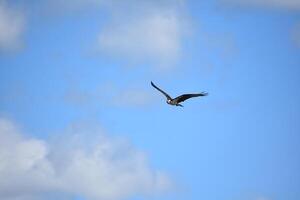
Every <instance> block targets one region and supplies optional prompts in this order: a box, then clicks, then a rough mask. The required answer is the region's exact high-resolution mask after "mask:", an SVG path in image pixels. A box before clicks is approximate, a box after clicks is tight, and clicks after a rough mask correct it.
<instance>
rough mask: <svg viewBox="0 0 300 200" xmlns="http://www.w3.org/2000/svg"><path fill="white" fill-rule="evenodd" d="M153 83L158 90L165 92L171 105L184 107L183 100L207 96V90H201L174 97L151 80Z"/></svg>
mask: <svg viewBox="0 0 300 200" xmlns="http://www.w3.org/2000/svg"><path fill="white" fill-rule="evenodd" d="M151 85H152V86H153V87H154V88H155V89H157V90H158V91H160V92H161V93H162V94H164V95H165V96H166V98H167V101H166V102H167V104H169V105H173V106H181V107H183V105H181V104H180V103H181V102H184V101H185V100H187V99H189V98H192V97H199V96H206V95H207V93H206V92H201V93H197V94H183V95H180V96H178V97H176V98H174V99H173V98H172V97H171V96H170V95H168V94H167V93H166V92H165V91H163V90H162V89H160V88H158V87H157V86H156V85H155V84H154V83H153V82H152V81H151Z"/></svg>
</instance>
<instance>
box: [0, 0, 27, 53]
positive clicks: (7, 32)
mask: <svg viewBox="0 0 300 200" xmlns="http://www.w3.org/2000/svg"><path fill="white" fill-rule="evenodd" d="M24 23H25V18H24V15H23V14H22V13H21V12H20V11H19V10H17V9H14V8H11V7H9V5H8V4H7V3H6V1H1V0H0V50H1V51H11V50H16V49H18V48H20V47H21V46H22V41H21V37H22V34H23V32H24Z"/></svg>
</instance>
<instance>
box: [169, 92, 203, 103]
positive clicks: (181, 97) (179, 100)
mask: <svg viewBox="0 0 300 200" xmlns="http://www.w3.org/2000/svg"><path fill="white" fill-rule="evenodd" d="M206 95H208V93H207V92H201V93H198V94H183V95H180V96H178V97H176V98H175V99H174V102H176V103H180V102H183V101H185V100H187V99H189V98H192V97H199V96H206Z"/></svg>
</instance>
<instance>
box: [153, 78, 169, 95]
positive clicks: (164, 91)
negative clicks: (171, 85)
mask: <svg viewBox="0 0 300 200" xmlns="http://www.w3.org/2000/svg"><path fill="white" fill-rule="evenodd" d="M151 85H152V86H153V87H154V88H155V89H157V90H158V91H160V92H161V93H163V94H164V95H165V96H166V97H167V99H170V100H172V98H171V97H170V95H168V94H167V93H166V92H165V91H163V90H162V89H160V88H158V87H157V86H156V85H154V83H153V82H152V81H151Z"/></svg>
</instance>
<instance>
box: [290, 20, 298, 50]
mask: <svg viewBox="0 0 300 200" xmlns="http://www.w3.org/2000/svg"><path fill="white" fill-rule="evenodd" d="M291 38H292V41H293V42H294V44H295V45H296V46H297V47H300V23H298V24H296V25H295V27H294V28H292V31H291Z"/></svg>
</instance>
